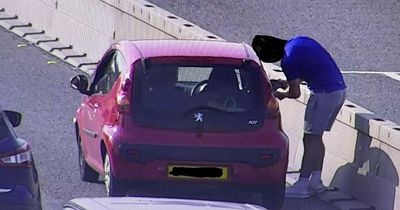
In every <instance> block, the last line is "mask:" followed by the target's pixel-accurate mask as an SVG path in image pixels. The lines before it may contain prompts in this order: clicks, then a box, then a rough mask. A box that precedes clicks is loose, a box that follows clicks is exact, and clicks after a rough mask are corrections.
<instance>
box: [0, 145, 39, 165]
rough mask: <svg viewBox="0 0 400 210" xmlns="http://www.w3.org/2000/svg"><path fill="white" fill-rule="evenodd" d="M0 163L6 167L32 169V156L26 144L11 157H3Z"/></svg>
mask: <svg viewBox="0 0 400 210" xmlns="http://www.w3.org/2000/svg"><path fill="white" fill-rule="evenodd" d="M0 163H1V165H5V166H17V167H32V154H31V152H30V148H29V146H28V144H24V145H23V146H21V147H19V148H18V149H16V150H15V151H14V152H12V153H9V155H6V156H3V157H1V158H0Z"/></svg>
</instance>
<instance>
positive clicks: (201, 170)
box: [168, 165, 228, 180]
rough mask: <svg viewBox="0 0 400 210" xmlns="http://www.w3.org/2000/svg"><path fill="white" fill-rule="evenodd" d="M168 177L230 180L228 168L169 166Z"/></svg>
mask: <svg viewBox="0 0 400 210" xmlns="http://www.w3.org/2000/svg"><path fill="white" fill-rule="evenodd" d="M168 176H169V177H174V178H186V179H220V180H226V179H228V168H227V167H214V166H183V165H169V166H168Z"/></svg>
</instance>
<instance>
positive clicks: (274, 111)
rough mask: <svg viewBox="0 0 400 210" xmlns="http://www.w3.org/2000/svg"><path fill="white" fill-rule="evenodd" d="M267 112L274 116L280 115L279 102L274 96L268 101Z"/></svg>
mask: <svg viewBox="0 0 400 210" xmlns="http://www.w3.org/2000/svg"><path fill="white" fill-rule="evenodd" d="M267 114H268V115H269V116H272V117H277V116H279V103H278V100H276V98H274V97H271V98H270V99H269V100H268V101H267Z"/></svg>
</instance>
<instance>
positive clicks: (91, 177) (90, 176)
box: [76, 132, 99, 182]
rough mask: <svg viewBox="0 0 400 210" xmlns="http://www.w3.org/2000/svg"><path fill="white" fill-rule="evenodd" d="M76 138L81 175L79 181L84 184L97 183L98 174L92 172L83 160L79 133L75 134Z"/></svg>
mask: <svg viewBox="0 0 400 210" xmlns="http://www.w3.org/2000/svg"><path fill="white" fill-rule="evenodd" d="M76 137H77V140H78V141H77V143H78V150H79V151H78V152H79V173H80V175H81V179H82V180H83V181H85V182H98V180H99V174H98V173H97V172H96V171H95V170H93V169H92V168H91V167H90V166H89V165H88V164H87V163H86V160H85V157H84V156H83V151H82V145H81V144H82V141H81V137H80V135H79V133H78V132H77V134H76Z"/></svg>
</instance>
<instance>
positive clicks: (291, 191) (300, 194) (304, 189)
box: [285, 181, 311, 198]
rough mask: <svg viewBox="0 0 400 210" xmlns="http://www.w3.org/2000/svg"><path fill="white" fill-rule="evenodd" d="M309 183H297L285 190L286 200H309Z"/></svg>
mask: <svg viewBox="0 0 400 210" xmlns="http://www.w3.org/2000/svg"><path fill="white" fill-rule="evenodd" d="M308 189H309V184H308V182H304V181H297V182H296V183H294V184H293V185H292V186H290V187H287V188H286V190H285V198H308V197H310V196H311V195H310V191H309V190H308Z"/></svg>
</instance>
